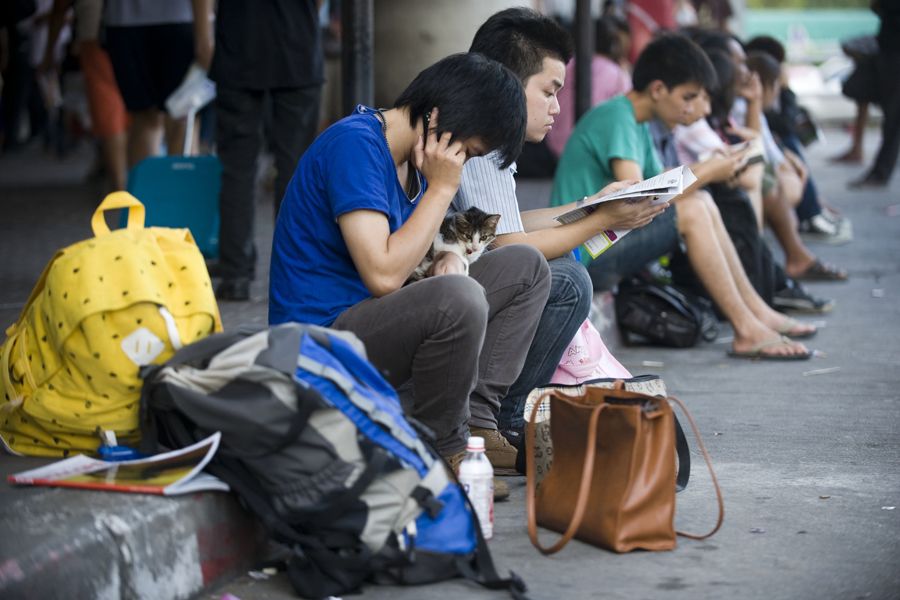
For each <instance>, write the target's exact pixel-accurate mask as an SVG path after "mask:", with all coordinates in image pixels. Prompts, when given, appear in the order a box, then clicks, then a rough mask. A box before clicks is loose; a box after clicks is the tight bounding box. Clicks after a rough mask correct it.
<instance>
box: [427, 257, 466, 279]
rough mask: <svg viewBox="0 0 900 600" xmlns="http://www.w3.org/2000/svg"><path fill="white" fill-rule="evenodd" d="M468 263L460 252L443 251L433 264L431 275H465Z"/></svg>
mask: <svg viewBox="0 0 900 600" xmlns="http://www.w3.org/2000/svg"><path fill="white" fill-rule="evenodd" d="M465 274H466V265H464V264H463V259H462V257H461V256H459V255H458V254H455V253H453V252H441V253H440V254H438V255H437V256H436V257H435V259H434V263H432V265H431V271H430V273H429V275H465Z"/></svg>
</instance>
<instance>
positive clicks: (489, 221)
mask: <svg viewBox="0 0 900 600" xmlns="http://www.w3.org/2000/svg"><path fill="white" fill-rule="evenodd" d="M499 222H500V215H488V216H487V218H486V219H485V220H484V224H485V225H487V226H488V227H489V228H490V229H491V230H496V229H497V223H499Z"/></svg>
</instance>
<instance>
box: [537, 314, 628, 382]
mask: <svg viewBox="0 0 900 600" xmlns="http://www.w3.org/2000/svg"><path fill="white" fill-rule="evenodd" d="M630 377H631V373H629V372H628V369H626V368H625V367H623V366H622V364H621V363H620V362H619V361H617V360H616V357H615V356H613V355H612V353H611V352H610V351H609V350H608V349H607V348H606V344H604V343H603V339H602V338H601V337H600V332H599V331H597V328H596V327H594V325H593V323H591V321H590V319H586V320H585V321H584V323H582V324H581V327H579V328H578V331H577V332H576V333H575V337H574V338H572V341H571V342H569V346H568V347H567V348H566V350H565V352H563V356H562V358H561V359H560V361H559V366H558V367H556V372H555V373H553V378H552V379H551V380H550V383H556V384H565V385H574V384H579V383H583V382H585V381H588V380H590V379H604V378H615V379H628V378H630Z"/></svg>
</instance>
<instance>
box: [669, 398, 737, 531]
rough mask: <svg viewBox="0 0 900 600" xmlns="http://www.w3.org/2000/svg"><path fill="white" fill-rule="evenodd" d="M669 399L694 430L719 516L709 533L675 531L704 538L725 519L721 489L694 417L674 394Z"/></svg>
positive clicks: (717, 528) (715, 529)
mask: <svg viewBox="0 0 900 600" xmlns="http://www.w3.org/2000/svg"><path fill="white" fill-rule="evenodd" d="M669 400H671V401H672V402H674V403H675V404H677V405H678V407H679V408H681V410H682V412H684V416H686V417H687V419H688V423H690V425H691V430H692V431H693V432H694V437H696V438H697V446H698V447H699V448H700V452H701V453H702V454H703V458H704V460H706V466H707V468H708V469H709V475H710V477H711V478H712V483H713V487H714V488H715V489H716V502H717V503H718V505H719V517H718V519H716V524H715V526H714V527H713V528H712V531H710V532H709V533H706V534H702V535H700V534H695V533H687V532H684V531H676V533H677V534H678V535H680V536H682V537H686V538H688V539H692V540H705V539H706V538H708V537H710V536H711V535H713V534H714V533H715V532H717V531H718V530H719V527H721V526H722V521H724V520H725V502H724V501H723V500H722V490H721V488H719V480H718V479H716V472H715V471H714V470H713V466H712V459H711V458H710V457H709V452H707V451H706V446H704V445H703V439H702V438H701V437H700V430H699V429H698V428H697V424H696V423H695V422H694V418H693V417H692V416H691V413H690V412H688V409H687V407H686V406H685V405H684V403H683V402H682V401H681V400H679V399H678V398H676V397H675V396H669ZM676 422H677V421H676ZM682 435H684V432H682ZM679 460H680V457H679Z"/></svg>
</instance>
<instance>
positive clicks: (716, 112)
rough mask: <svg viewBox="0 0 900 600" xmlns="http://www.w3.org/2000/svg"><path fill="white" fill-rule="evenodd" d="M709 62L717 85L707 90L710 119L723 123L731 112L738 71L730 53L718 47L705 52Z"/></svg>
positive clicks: (735, 92)
mask: <svg viewBox="0 0 900 600" xmlns="http://www.w3.org/2000/svg"><path fill="white" fill-rule="evenodd" d="M707 56H708V57H709V62H710V64H712V66H713V69H715V70H716V79H717V80H718V85H717V86H716V88H715V89H714V90H707V91H708V92H709V101H710V102H709V103H710V115H709V116H710V121H713V122H715V123H717V124H724V123H725V121H727V119H728V114H729V112H731V105H732V104H734V99H735V96H736V94H737V77H738V71H737V68H735V65H734V60H732V58H731V54H729V53H728V52H726V51H724V50H721V49H719V48H713V49H712V50H710V51H709V52H707Z"/></svg>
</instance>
